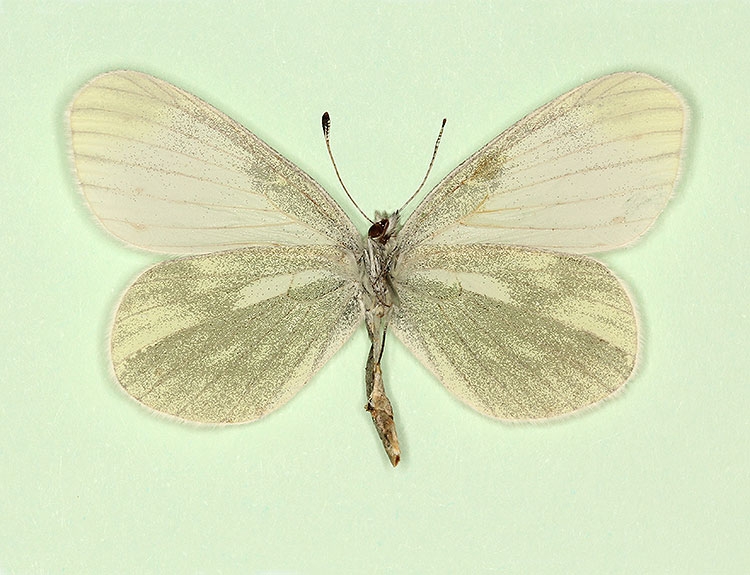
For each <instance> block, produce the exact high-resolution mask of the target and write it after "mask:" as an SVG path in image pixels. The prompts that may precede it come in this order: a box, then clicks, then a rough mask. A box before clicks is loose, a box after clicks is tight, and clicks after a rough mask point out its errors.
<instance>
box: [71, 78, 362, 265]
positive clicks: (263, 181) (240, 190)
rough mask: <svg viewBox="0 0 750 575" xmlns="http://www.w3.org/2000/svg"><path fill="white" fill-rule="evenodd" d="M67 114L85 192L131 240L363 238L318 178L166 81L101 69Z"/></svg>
mask: <svg viewBox="0 0 750 575" xmlns="http://www.w3.org/2000/svg"><path fill="white" fill-rule="evenodd" d="M68 119H69V127H70V141H71V150H72V157H73V165H74V168H75V172H76V176H77V178H78V181H79V183H80V187H81V190H82V191H83V194H84V197H85V198H86V201H87V202H88V205H89V207H90V208H91V210H92V211H93V212H94V214H95V215H96V216H97V218H98V219H99V221H100V222H101V223H102V224H103V225H104V227H105V228H106V229H107V230H108V231H109V232H111V233H112V234H114V235H115V236H117V237H118V238H120V239H122V240H124V241H126V242H128V243H130V244H133V245H135V246H138V247H141V248H145V249H148V250H153V251H158V252H165V253H201V252H208V251H215V250H219V249H232V248H236V247H243V246H247V245H273V244H282V245H338V246H344V247H345V248H346V249H350V250H354V249H358V246H359V245H360V239H359V238H360V235H359V233H358V232H357V230H356V229H355V227H354V225H353V224H352V223H351V221H350V220H349V218H347V217H346V215H345V214H344V212H343V211H342V210H341V208H340V207H339V206H338V205H337V204H336V202H334V201H333V199H332V198H331V197H330V196H329V195H328V194H327V193H326V192H325V190H323V188H321V187H320V186H319V185H318V184H317V183H316V182H315V181H314V180H313V179H312V178H310V177H309V176H308V175H306V174H305V173H304V172H303V171H302V170H300V169H299V168H298V167H296V166H295V165H294V164H292V163H291V162H289V161H288V160H286V159H285V158H284V157H282V156H281V155H280V154H278V153H277V152H276V151H274V150H273V149H272V148H271V147H270V146H268V145H267V144H265V143H264V142H262V141H261V140H260V139H259V138H258V137H256V136H255V135H254V134H252V133H251V132H249V131H248V130H247V129H245V128H244V127H243V126H241V125H239V124H238V123H236V122H235V121H233V120H232V119H230V118H228V117H227V116H225V115H224V114H223V113H221V112H220V111H218V110H216V109H215V108H214V107H212V106H210V105H209V104H207V103H206V102H204V101H202V100H201V99H199V98H197V97H196V96H193V95H192V94H188V93H187V92H185V91H183V90H180V89H179V88H177V87H175V86H173V85H171V84H169V83H168V82H165V81H163V80H160V79H158V78H154V77H153V76H149V75H147V74H143V73H140V72H133V71H117V72H109V73H106V74H102V75H101V76H97V77H96V78H94V79H93V80H91V81H90V82H89V83H88V84H86V85H85V86H84V87H83V88H82V89H81V90H80V91H79V92H78V94H77V95H76V96H75V98H74V99H73V102H72V103H71V105H70V108H69V113H68Z"/></svg>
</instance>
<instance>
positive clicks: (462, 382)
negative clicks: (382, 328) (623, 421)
mask: <svg viewBox="0 0 750 575" xmlns="http://www.w3.org/2000/svg"><path fill="white" fill-rule="evenodd" d="M394 275H395V278H394V283H395V285H396V289H397V291H398V294H399V303H398V307H397V308H396V309H395V310H394V317H393V319H392V321H391V328H392V330H393V331H394V332H395V334H396V336H397V337H398V338H399V339H400V340H401V341H402V342H403V343H404V344H405V345H406V346H407V347H409V348H410V349H411V350H412V351H413V352H414V353H415V354H416V355H417V357H418V358H419V359H420V360H421V361H422V363H423V364H424V365H425V366H426V367H427V368H429V369H430V370H431V371H432V372H433V373H434V374H435V375H436V376H437V377H438V379H440V380H441V381H442V383H443V384H444V385H445V386H446V387H447V388H448V389H449V390H450V391H451V392H452V393H454V394H455V395H456V396H457V397H458V398H459V399H461V400H462V401H464V402H465V403H467V404H468V405H470V406H471V407H473V408H474V409H476V410H477V411H479V412H481V413H484V414H486V415H489V416H492V417H497V418H500V419H507V420H533V419H544V418H550V417H555V416H559V415H563V414H566V413H569V412H572V411H576V410H578V409H581V408H583V407H586V406H588V405H591V404H594V403H596V402H598V401H601V400H603V399H605V398H606V397H608V396H609V395H611V394H612V393H613V392H615V391H616V390H617V389H618V388H619V387H621V386H622V385H623V384H624V383H625V382H626V381H627V379H628V378H629V377H630V374H631V373H632V371H633V368H634V366H635V360H636V353H637V346H638V337H637V325H636V316H635V312H634V310H633V306H632V303H631V301H630V298H629V297H628V294H627V292H626V291H625V289H624V287H623V285H622V284H621V283H620V281H619V280H618V279H617V278H616V277H615V276H614V274H612V272H610V271H609V270H608V269H607V268H606V267H605V266H604V265H603V264H601V263H599V262H597V261H596V260H593V259H591V258H588V257H585V256H574V255H567V254H560V253H555V252H546V251H540V250H532V249H524V248H516V247H506V246H488V245H468V246H451V247H439V246H429V245H427V246H420V247H417V248H415V249H414V250H411V251H410V253H409V258H408V260H405V261H402V262H400V265H399V267H398V268H397V270H396V272H395V274H394Z"/></svg>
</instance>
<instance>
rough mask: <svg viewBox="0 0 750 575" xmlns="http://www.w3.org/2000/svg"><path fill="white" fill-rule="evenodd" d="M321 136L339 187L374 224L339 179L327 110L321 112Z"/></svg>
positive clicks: (369, 220)
mask: <svg viewBox="0 0 750 575" xmlns="http://www.w3.org/2000/svg"><path fill="white" fill-rule="evenodd" d="M322 123H323V137H325V139H326V148H327V149H328V157H329V158H331V163H332V164H333V170H334V171H335V172H336V177H337V178H338V179H339V183H340V184H341V187H342V188H344V192H346V197H347V198H349V200H350V201H351V202H352V203H353V204H354V207H355V208H357V209H358V210H359V213H360V214H362V216H364V218H365V219H366V220H367V221H368V222H370V223H371V224H374V223H375V222H374V221H373V220H371V219H370V218H369V217H367V214H366V213H364V212H363V211H362V208H360V207H359V206H358V205H357V202H355V201H354V198H353V197H352V195H351V194H350V193H349V190H347V189H346V186H345V185H344V180H342V179H341V174H339V168H338V166H336V160H334V159H333V152H332V151H331V140H330V138H329V137H328V133H329V132H330V131H331V116H329V115H328V112H324V113H323V119H322Z"/></svg>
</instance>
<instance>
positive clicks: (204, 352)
mask: <svg viewBox="0 0 750 575" xmlns="http://www.w3.org/2000/svg"><path fill="white" fill-rule="evenodd" d="M345 257H346V256H343V255H342V254H341V251H340V250H337V249H335V248H333V247H328V246H286V247H279V246H277V247H249V248H244V249H240V250H231V251H221V252H216V253H213V254H206V255H197V256H191V257H186V258H182V259H176V260H172V261H166V262H163V263H160V264H157V265H156V266H154V267H152V268H151V269H149V270H147V271H146V272H145V273H143V274H142V275H141V276H140V277H139V278H138V279H137V280H136V281H135V282H134V283H133V285H131V286H130V287H129V288H128V290H127V291H126V292H125V295H124V296H123V298H122V301H121V302H120V305H119V308H118V310H117V313H116V315H115V320H114V325H113V328H112V340H111V353H112V363H113V365H114V371H115V374H116V376H117V379H118V381H119V382H120V384H121V385H122V387H123V388H125V390H126V391H127V392H128V393H129V394H130V395H132V396H133V397H134V398H135V399H137V400H138V401H140V402H141V403H143V404H145V405H147V406H148V407H151V408H153V409H155V410H157V411H160V412H164V413H168V414H170V415H173V416H175V417H179V418H182V419H187V420H191V421H198V422H206V423H240V422H245V421H252V420H254V419H258V418H259V417H262V416H263V415H265V414H267V413H269V412H271V411H273V410H274V409H276V408H278V407H280V406H281V405H283V404H284V403H286V402H287V401H288V400H289V399H290V398H291V397H292V396H293V395H294V394H295V393H297V391H299V389H300V388H301V387H302V386H303V385H304V384H305V383H306V382H307V381H308V380H309V379H310V377H312V375H313V374H314V373H315V372H316V371H317V370H318V369H320V367H322V366H323V364H324V363H325V362H326V361H327V360H328V358H330V357H331V356H332V355H333V353H334V352H335V351H336V350H337V349H339V347H341V345H342V344H343V343H344V342H345V341H346V340H347V339H348V337H349V336H350V335H351V333H352V331H353V330H354V329H355V327H356V326H357V324H358V323H359V321H360V319H361V317H362V312H361V308H360V301H359V291H360V289H361V288H360V284H359V282H358V281H357V276H356V274H357V272H356V267H355V264H354V262H353V258H352V259H351V260H346V259H345Z"/></svg>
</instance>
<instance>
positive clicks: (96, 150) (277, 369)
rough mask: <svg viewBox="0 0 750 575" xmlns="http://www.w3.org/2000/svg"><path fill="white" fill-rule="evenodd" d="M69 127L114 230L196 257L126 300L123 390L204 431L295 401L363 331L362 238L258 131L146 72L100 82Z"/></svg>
mask: <svg viewBox="0 0 750 575" xmlns="http://www.w3.org/2000/svg"><path fill="white" fill-rule="evenodd" d="M69 127H70V141H71V152H72V153H71V155H72V160H73V165H74V169H75V172H76V174H77V177H78V180H79V183H80V187H81V189H82V191H83V194H84V197H85V198H86V201H87V202H88V205H89V207H90V208H91V210H92V212H93V213H94V214H95V215H96V217H97V218H98V219H99V221H100V222H101V223H102V224H103V225H104V227H105V228H106V229H107V230H108V231H110V232H111V233H112V234H114V235H115V236H117V237H118V238H120V239H122V240H124V241H126V242H128V243H130V244H132V245H135V246H138V247H141V248H145V249H148V250H153V251H158V252H167V253H182V254H184V253H192V254H199V255H194V256H191V257H185V258H182V259H177V260H173V261H167V262H163V263H160V264H157V265H156V266H154V267H152V268H151V269H149V270H147V271H146V272H145V273H143V274H142V275H141V276H140V277H139V278H138V279H137V280H136V281H135V282H134V283H133V284H132V285H131V286H130V287H129V288H128V290H127V291H126V292H125V294H124V295H123V297H122V300H121V301H120V304H119V307H118V309H117V312H116V314H115V319H114V323H113V326H112V338H111V356H112V363H113V366H114V371H115V374H116V376H117V379H118V381H119V382H120V384H121V385H122V386H123V388H124V389H125V390H126V391H127V392H128V393H129V394H131V395H132V396H133V397H135V398H136V399H137V400H138V401H140V402H142V403H143V404H145V405H147V406H149V407H151V408H153V409H156V410H158V411H161V412H164V413H168V414H171V415H174V416H176V417H180V418H182V419H188V420H192V421H200V422H213V423H220V422H221V423H234V422H242V421H250V420H253V419H257V418H258V417H261V416H263V415H264V414H266V413H268V412H270V411H272V410H274V409H276V408H277V407H279V406H280V405H282V404H283V403H285V402H286V401H287V400H288V399H290V398H291V397H292V395H294V394H295V393H296V392H297V391H298V390H299V389H300V388H301V386H302V385H303V384H304V383H305V382H306V381H307V380H308V379H309V378H310V377H311V376H312V375H313V374H314V373H315V372H316V371H317V370H318V369H319V368H320V367H321V366H322V365H323V364H324V363H325V361H326V360H327V359H328V358H329V357H330V356H331V355H332V354H333V353H334V352H335V351H336V350H337V349H338V348H339V347H340V346H341V345H342V344H343V343H344V341H345V340H346V339H347V338H348V337H349V335H350V334H351V333H352V331H353V330H354V329H355V327H356V326H357V324H358V323H359V321H360V320H361V315H362V312H361V304H360V297H359V294H360V291H361V282H360V280H359V271H358V264H357V261H356V258H357V257H358V254H359V253H360V252H361V249H362V248H361V239H360V236H359V234H358V233H357V231H356V229H355V228H354V226H353V224H352V223H351V221H350V220H349V219H348V218H347V217H346V215H345V214H344V212H343V211H342V210H341V209H340V207H339V206H338V205H337V204H336V203H335V202H334V201H333V199H332V198H330V196H328V194H327V193H326V192H325V191H324V190H323V189H322V188H321V187H320V186H319V185H318V184H317V183H316V182H315V181H314V180H312V178H310V177H309V176H307V175H306V174H305V173H304V172H302V171H301V170H300V169H299V168H297V167H296V166H294V165H293V164H292V163H291V162H289V161H288V160H286V159H284V158H283V157H282V156H281V155H279V154H278V153H277V152H275V151H274V150H272V149H271V148H270V147H269V146H267V145H266V144H265V143H263V142H262V141H261V140H259V139H258V138H257V137H256V136H254V135H253V134H252V133H250V132H249V131H247V130H246V129H245V128H243V127H242V126H240V125H239V124H237V123H235V122H234V121H233V120H231V119H230V118H228V117H227V116H225V115H224V114H222V113H221V112H219V111H218V110H216V109H215V108H213V107H211V106H210V105H208V104H206V103H205V102H203V101H202V100H200V99H198V98H197V97H195V96H193V95H191V94H188V93H187V92H184V91H182V90H180V89H179V88H176V87H175V86H172V85H171V84H168V83H167V82H164V81H162V80H159V79H157V78H154V77H152V76H148V75H146V74H142V73H139V72H130V71H120V72H111V73H107V74H103V75H101V76H98V77H96V78H94V79H93V80H92V81H91V82H89V83H88V84H87V85H86V86H84V87H83V88H82V89H81V90H80V92H78V94H77V95H76V96H75V98H74V100H73V102H72V104H71V106H70V109H69ZM205 252H213V253H205Z"/></svg>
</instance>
